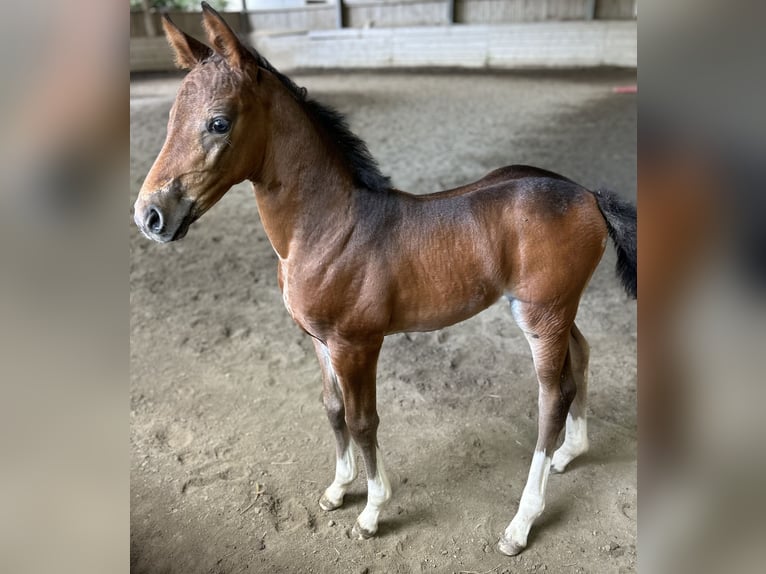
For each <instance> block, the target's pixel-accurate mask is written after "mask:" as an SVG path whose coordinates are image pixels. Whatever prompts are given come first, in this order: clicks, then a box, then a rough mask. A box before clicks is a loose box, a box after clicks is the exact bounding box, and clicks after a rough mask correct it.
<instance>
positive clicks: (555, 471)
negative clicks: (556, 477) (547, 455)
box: [551, 463, 567, 474]
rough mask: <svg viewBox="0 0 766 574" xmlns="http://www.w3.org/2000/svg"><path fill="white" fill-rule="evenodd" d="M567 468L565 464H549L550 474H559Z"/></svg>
mask: <svg viewBox="0 0 766 574" xmlns="http://www.w3.org/2000/svg"><path fill="white" fill-rule="evenodd" d="M566 468H567V465H566V464H558V465H557V464H556V463H553V464H551V474H561V473H563V472H564V471H565V470H566Z"/></svg>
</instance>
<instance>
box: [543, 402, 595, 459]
mask: <svg viewBox="0 0 766 574" xmlns="http://www.w3.org/2000/svg"><path fill="white" fill-rule="evenodd" d="M587 451H588V419H586V418H585V417H584V416H580V417H574V416H572V413H571V412H570V413H569V414H568V415H567V427H566V434H565V436H564V444H562V445H561V446H560V447H559V449H558V450H557V451H556V452H555V453H553V463H552V466H551V469H552V470H553V472H564V469H565V468H566V466H567V465H568V464H569V463H570V462H572V460H573V459H575V458H576V457H578V456H580V455H581V454H583V453H584V452H587Z"/></svg>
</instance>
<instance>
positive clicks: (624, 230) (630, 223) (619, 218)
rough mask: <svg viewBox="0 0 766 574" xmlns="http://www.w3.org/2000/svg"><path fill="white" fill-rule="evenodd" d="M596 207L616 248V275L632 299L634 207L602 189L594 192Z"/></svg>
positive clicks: (633, 285) (634, 236) (633, 293)
mask: <svg viewBox="0 0 766 574" xmlns="http://www.w3.org/2000/svg"><path fill="white" fill-rule="evenodd" d="M595 195H596V201H597V202H598V207H599V209H600V210H601V214H602V215H603V216H604V219H606V226H607V228H608V230H609V237H611V238H612V241H614V246H615V247H616V248H617V275H618V276H619V278H620V281H622V286H623V287H625V291H626V292H627V293H628V295H630V296H631V297H632V298H633V299H635V298H636V295H637V286H636V267H637V264H636V208H635V207H634V206H633V205H632V204H631V203H629V202H627V201H625V200H624V199H620V198H619V197H618V196H617V195H616V194H615V193H613V192H611V191H607V190H604V189H601V190H598V191H596V192H595Z"/></svg>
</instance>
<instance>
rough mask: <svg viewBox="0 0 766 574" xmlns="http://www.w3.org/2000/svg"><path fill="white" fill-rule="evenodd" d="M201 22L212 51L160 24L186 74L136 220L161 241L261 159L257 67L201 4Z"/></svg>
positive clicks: (181, 230)
mask: <svg viewBox="0 0 766 574" xmlns="http://www.w3.org/2000/svg"><path fill="white" fill-rule="evenodd" d="M203 24H204V26H205V30H206V32H207V38H208V41H209V43H210V44H211V46H213V49H210V48H208V47H207V46H206V45H204V44H202V43H201V42H198V41H197V40H195V39H194V38H192V37H190V36H188V35H186V34H185V33H184V32H182V31H181V30H180V29H178V28H177V27H176V26H175V25H174V24H173V23H172V22H171V21H170V20H169V19H168V18H167V17H166V18H165V19H164V20H163V27H164V28H165V33H166V35H167V38H168V42H169V43H170V46H171V48H172V49H173V51H174V52H175V59H176V64H177V65H178V66H179V67H180V68H182V69H187V70H190V71H189V73H188V74H187V76H186V77H185V78H184V80H183V82H182V84H181V86H180V88H179V90H178V95H177V97H176V101H175V103H174V104H173V107H172V108H171V110H170V119H169V121H168V129H167V138H166V140H165V144H164V145H163V147H162V150H161V151H160V154H159V155H158V156H157V159H156V160H155V162H154V165H153V166H152V169H151V171H150V172H149V174H148V175H147V176H146V179H145V180H144V184H143V186H142V187H141V191H140V192H139V194H138V199H137V200H136V203H135V206H134V216H133V217H134V219H135V222H136V224H137V225H138V227H139V228H140V229H141V231H142V232H143V233H144V235H146V236H147V237H149V238H150V239H154V240H155V241H159V242H163V243H164V242H167V241H173V240H175V239H180V238H181V237H183V236H184V235H186V232H187V230H188V229H189V225H190V224H191V223H192V222H194V221H195V220H196V219H197V218H199V217H200V216H201V215H202V214H203V213H204V212H205V211H207V210H208V209H210V207H211V206H212V205H213V204H215V202H216V201H218V200H219V199H220V198H221V196H222V195H223V194H224V193H225V192H226V191H227V190H228V189H229V188H230V187H231V186H232V185H234V184H236V183H239V182H240V181H243V180H245V179H247V178H249V177H250V176H251V174H252V172H253V170H254V169H257V167H258V165H257V162H258V161H260V159H262V157H263V147H264V142H265V134H259V133H258V131H259V130H263V128H264V123H265V122H264V121H263V118H264V110H265V109H266V106H267V104H268V102H267V100H266V98H267V97H268V94H267V93H265V91H264V90H256V88H257V85H258V83H259V80H260V76H261V73H262V71H261V69H260V66H259V62H258V61H257V60H256V56H255V55H253V54H252V53H250V52H249V50H248V49H247V48H246V47H245V46H244V45H242V44H241V43H240V41H239V40H238V39H237V36H236V35H235V34H234V32H233V31H232V30H231V28H229V26H228V25H227V24H226V23H225V22H224V21H223V19H222V18H221V17H220V16H219V15H218V14H217V13H216V12H215V11H214V10H212V9H211V8H210V7H209V6H208V5H207V4H206V3H204V2H203ZM259 158H260V159H259Z"/></svg>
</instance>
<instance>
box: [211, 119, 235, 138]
mask: <svg viewBox="0 0 766 574" xmlns="http://www.w3.org/2000/svg"><path fill="white" fill-rule="evenodd" d="M230 128H231V122H229V120H228V119H226V118H225V117H223V116H218V117H215V118H213V119H212V120H210V123H208V124H207V131H209V132H210V133H211V134H225V133H226V132H228V131H229V129H230Z"/></svg>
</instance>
